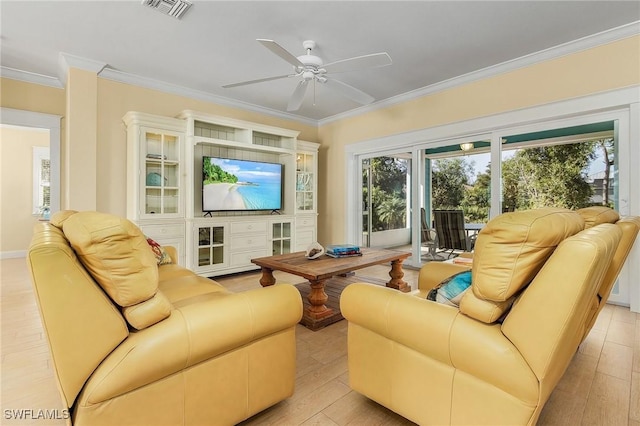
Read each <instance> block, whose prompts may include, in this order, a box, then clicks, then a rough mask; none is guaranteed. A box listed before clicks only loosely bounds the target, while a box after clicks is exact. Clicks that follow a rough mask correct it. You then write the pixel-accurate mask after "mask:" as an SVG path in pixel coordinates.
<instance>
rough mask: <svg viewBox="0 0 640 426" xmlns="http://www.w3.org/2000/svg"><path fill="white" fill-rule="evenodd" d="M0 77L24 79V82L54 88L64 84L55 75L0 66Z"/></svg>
mask: <svg viewBox="0 0 640 426" xmlns="http://www.w3.org/2000/svg"><path fill="white" fill-rule="evenodd" d="M0 77H2V78H8V79H11V80H18V81H24V82H26V83H33V84H39V85H41V86H49V87H55V88H56V89H64V86H63V85H62V83H60V80H59V79H58V78H56V77H50V76H48V75H42V74H36V73H33V72H27V71H22V70H17V69H15V68H8V67H3V66H0Z"/></svg>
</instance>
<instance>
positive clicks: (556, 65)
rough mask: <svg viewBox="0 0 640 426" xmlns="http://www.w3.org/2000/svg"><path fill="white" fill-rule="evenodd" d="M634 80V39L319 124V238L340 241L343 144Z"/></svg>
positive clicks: (638, 49)
mask: <svg viewBox="0 0 640 426" xmlns="http://www.w3.org/2000/svg"><path fill="white" fill-rule="evenodd" d="M637 84H640V36H636V37H631V38H627V39H624V40H621V41H618V42H615V43H610V44H607V45H603V46H600V47H597V48H593V49H590V50H585V51H582V52H578V53H575V54H572V55H567V56H564V57H561V58H557V59H554V60H550V61H546V62H542V63H539V64H535V65H532V66H529V67H526V68H521V69H518V70H515V71H511V72H508V73H504V74H501V75H497V76H494V77H490V78H486V79H484V80H480V81H476V82H472V83H469V84H465V85H463V86H459V87H454V88H452V89H448V90H443V91H441V92H438V93H434V94H432V95H428V96H424V97H422V98H418V99H415V100H412V101H409V102H405V103H402V104H399V105H394V106H391V107H388V108H384V109H379V110H376V111H373V112H370V113H368V114H363V115H360V116H356V117H352V118H346V119H344V120H340V121H336V122H333V123H329V124H327V125H324V126H322V127H321V128H320V129H319V137H320V140H321V141H322V149H321V154H320V170H319V175H318V176H319V180H320V182H319V184H318V187H319V191H320V194H319V198H318V205H319V206H320V211H319V213H320V214H319V217H318V229H319V233H318V234H319V236H318V241H320V243H321V244H334V243H338V242H341V241H343V239H344V238H345V224H346V221H345V196H346V194H345V189H346V188H345V185H336V184H335V182H342V181H343V179H344V176H343V173H344V168H345V146H346V145H348V144H352V143H355V142H360V141H364V140H370V139H375V138H379V137H382V136H388V135H394V134H400V133H406V132H410V131H415V130H419V129H427V128H430V127H434V126H438V125H443V124H448V123H455V122H459V121H463V120H468V119H471V118H477V117H484V116H490V115H493V114H498V113H502V112H507V111H513V110H517V109H522V108H527V107H532V106H536V105H543V104H547V103H550V102H554V101H560V100H563V99H570V98H576V97H580V96H585V95H588V94H593V93H598V92H602V91H607V90H612V89H617V88H622V87H627V86H631V85H637ZM636 143H637V141H636ZM328 165H331V173H328V170H327V168H328Z"/></svg>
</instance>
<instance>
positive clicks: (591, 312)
mask: <svg viewBox="0 0 640 426" xmlns="http://www.w3.org/2000/svg"><path fill="white" fill-rule="evenodd" d="M594 216H599V217H598V218H596V219H594ZM585 219H586V220H585ZM618 222H620V221H619V220H618V217H617V213H615V212H613V213H611V212H607V213H603V211H602V210H599V209H595V210H592V211H583V212H575V211H570V210H565V209H554V208H545V209H537V210H531V211H521V212H513V213H506V214H503V215H500V216H498V217H497V218H495V219H493V220H491V221H490V222H489V223H488V224H487V226H486V227H485V228H484V229H483V230H482V231H481V232H480V233H479V235H478V238H477V242H476V247H475V252H474V255H473V264H472V267H471V286H470V288H469V289H468V290H467V291H466V292H464V293H463V295H462V297H461V300H460V304H459V307H455V306H448V305H446V304H442V303H436V302H434V301H431V300H427V299H426V296H427V294H428V293H429V292H430V291H431V290H432V289H433V288H434V287H436V286H437V285H438V284H439V283H440V282H442V281H443V280H445V279H446V278H448V277H450V276H451V275H454V274H456V273H458V272H461V271H464V270H468V269H469V267H468V266H466V265H456V264H452V263H439V262H430V263H428V264H427V265H425V266H424V267H423V268H422V269H421V271H420V274H419V288H418V289H417V290H415V291H414V292H413V293H411V294H408V293H400V292H397V291H393V290H390V289H387V288H383V287H379V286H374V285H370V284H365V283H356V284H352V285H350V286H349V287H347V288H346V289H345V290H344V291H343V293H342V296H341V310H342V313H343V315H344V317H345V318H346V319H347V321H348V322H349V326H348V366H349V382H350V386H351V387H352V388H353V389H354V390H356V391H357V392H359V393H361V394H363V395H365V396H367V397H369V398H371V399H373V400H374V401H377V402H378V403H380V404H382V405H384V406H385V407H387V408H389V409H391V410H393V411H395V412H397V413H399V414H400V415H402V416H404V417H406V418H408V419H410V420H412V421H414V422H416V423H419V424H423V425H427V424H459V425H469V424H474V425H479V424H490V425H498V424H509V425H516V424H529V425H533V424H535V423H536V421H537V419H538V417H539V415H540V411H541V410H542V408H543V406H544V404H545V402H546V401H547V400H548V398H549V396H550V394H551V392H552V391H553V389H554V387H555V386H556V384H557V383H558V381H559V380H560V378H561V377H562V375H563V374H564V371H565V369H566V368H567V366H568V364H569V363H570V361H571V359H572V357H573V355H574V354H575V353H576V351H577V349H578V346H579V344H580V343H581V341H582V340H583V338H584V336H585V333H586V332H588V329H590V327H591V325H593V321H595V316H597V313H598V312H599V310H600V309H601V307H602V306H601V303H600V302H602V301H603V300H604V301H606V297H604V296H603V295H601V294H600V293H602V292H606V291H608V290H610V288H611V285H613V284H612V283H611V282H610V281H611V280H613V281H615V276H617V272H619V267H621V263H624V258H625V257H626V255H627V253H628V252H629V250H630V246H631V245H632V244H633V240H634V239H635V236H636V234H637V232H638V224H639V223H640V222H639V221H638V218H631V219H629V220H624V221H622V222H621V223H618ZM622 224H625V225H622ZM628 224H631V225H628ZM621 241H626V242H625V243H624V244H622V245H626V246H627V247H626V248H624V249H622V250H619V248H620V247H621ZM616 256H620V257H619V258H618V259H617V262H618V263H620V264H619V265H618V266H616V267H614V269H611V267H612V265H613V264H615V263H616V262H614V261H613V260H614V258H615V257H616ZM607 277H609V278H607ZM607 289H608V290H607ZM603 303H604V302H603Z"/></svg>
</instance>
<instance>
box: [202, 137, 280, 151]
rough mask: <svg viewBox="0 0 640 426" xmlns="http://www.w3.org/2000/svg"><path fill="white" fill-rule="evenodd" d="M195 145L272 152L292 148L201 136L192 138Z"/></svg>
mask: <svg viewBox="0 0 640 426" xmlns="http://www.w3.org/2000/svg"><path fill="white" fill-rule="evenodd" d="M194 143H195V144H196V145H210V146H218V147H228V148H237V149H242V150H246V151H255V152H265V153H274V154H291V152H292V150H291V149H289V148H281V147H277V146H269V145H260V144H255V143H250V142H237V141H229V140H222V139H210V138H203V137H196V138H195V139H194Z"/></svg>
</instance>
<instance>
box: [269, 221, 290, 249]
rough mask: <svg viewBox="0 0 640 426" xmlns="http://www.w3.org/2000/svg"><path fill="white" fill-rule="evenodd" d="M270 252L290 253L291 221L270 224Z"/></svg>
mask: <svg viewBox="0 0 640 426" xmlns="http://www.w3.org/2000/svg"><path fill="white" fill-rule="evenodd" d="M271 246H272V247H271V252H272V254H273V255H274V256H275V255H278V254H285V253H291V222H274V223H272V224H271Z"/></svg>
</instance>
